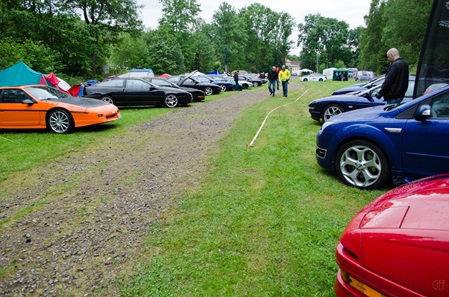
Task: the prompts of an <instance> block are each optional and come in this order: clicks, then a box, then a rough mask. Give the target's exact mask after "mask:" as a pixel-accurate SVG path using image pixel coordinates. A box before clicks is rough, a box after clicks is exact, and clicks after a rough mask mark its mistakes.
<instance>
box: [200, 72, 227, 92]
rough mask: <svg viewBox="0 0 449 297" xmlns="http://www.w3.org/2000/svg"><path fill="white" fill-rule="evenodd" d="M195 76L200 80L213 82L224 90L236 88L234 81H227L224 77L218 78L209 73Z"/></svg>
mask: <svg viewBox="0 0 449 297" xmlns="http://www.w3.org/2000/svg"><path fill="white" fill-rule="evenodd" d="M194 78H195V79H196V80H198V81H200V82H205V83H212V84H216V85H219V86H220V88H221V91H222V92H226V91H232V90H234V83H231V82H229V81H227V80H226V79H224V78H223V77H222V78H219V79H216V78H213V77H211V76H209V75H198V76H194Z"/></svg>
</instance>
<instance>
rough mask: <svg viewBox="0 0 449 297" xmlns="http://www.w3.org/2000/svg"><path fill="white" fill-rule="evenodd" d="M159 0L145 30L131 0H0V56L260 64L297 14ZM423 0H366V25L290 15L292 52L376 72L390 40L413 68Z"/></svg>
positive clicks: (172, 67)
mask: <svg viewBox="0 0 449 297" xmlns="http://www.w3.org/2000/svg"><path fill="white" fill-rule="evenodd" d="M160 3H161V4H162V6H163V12H164V15H163V17H162V18H161V19H160V20H159V27H158V28H157V29H156V30H154V31H150V32H144V31H143V28H142V21H141V19H140V18H139V15H138V9H139V8H141V6H139V5H138V4H137V0H123V1H122V0H98V1H97V0H52V1H15V0H5V1H2V3H1V5H0V9H1V13H2V18H1V19H0V32H1V35H0V46H1V48H0V53H9V54H4V55H2V57H1V58H0V66H1V67H2V68H5V67H8V66H11V65H12V64H14V63H15V62H17V61H18V60H24V61H25V60H26V62H27V64H29V65H33V66H32V67H35V68H36V67H38V68H39V69H43V70H42V71H45V72H48V71H58V72H60V73H63V74H65V75H67V76H73V77H85V78H86V79H87V78H101V77H103V76H104V75H105V70H106V69H113V71H115V70H119V69H122V68H123V67H126V68H133V67H151V68H153V70H155V71H157V72H159V73H164V72H168V73H172V74H178V73H182V72H186V71H189V70H193V69H198V70H201V71H209V70H211V69H215V68H221V69H220V70H221V71H232V70H234V69H245V70H248V71H253V72H260V71H266V70H268V69H269V68H271V66H272V65H279V66H280V65H282V64H284V63H285V59H286V58H287V57H288V56H289V50H290V48H291V46H292V42H293V41H291V40H290V39H289V37H290V35H291V33H292V32H293V28H294V26H295V25H296V24H295V22H294V19H293V18H292V17H291V15H290V14H288V13H285V12H275V11H273V10H272V9H270V8H268V7H266V6H264V5H262V4H259V3H253V4H250V5H249V6H246V7H243V8H241V9H240V10H239V11H237V10H236V9H235V8H234V7H233V6H231V5H230V4H228V3H226V2H223V3H221V4H220V6H219V8H218V10H216V11H215V12H214V14H213V19H212V22H211V23H210V24H207V23H205V22H204V20H201V19H199V18H198V13H199V12H200V11H201V7H200V5H199V3H198V1H197V0H160ZM431 3H432V0H416V1H406V0H372V1H371V6H370V10H369V12H368V14H367V15H366V16H365V23H366V27H359V28H355V29H350V28H349V25H348V24H347V23H346V22H344V21H339V20H336V19H333V18H327V17H324V16H321V15H320V14H315V15H307V16H306V17H305V18H304V22H303V23H299V24H298V29H299V35H298V39H297V41H296V43H297V45H299V46H301V48H302V50H301V53H300V57H299V58H298V57H296V58H295V59H300V60H301V67H302V68H311V69H316V68H319V69H320V70H322V69H323V68H327V67H332V66H335V65H336V63H337V61H341V62H342V63H343V65H345V66H346V67H357V68H359V69H369V70H373V71H375V72H376V73H378V74H380V73H383V72H385V70H386V68H387V66H388V64H387V60H386V57H385V52H386V51H387V50H388V49H389V48H390V47H396V48H398V49H399V51H400V53H401V56H403V57H404V58H405V59H406V60H407V61H408V62H409V64H410V68H411V69H414V68H416V64H417V60H418V57H419V52H420V49H421V42H422V40H423V36H424V34H425V27H426V24H427V19H428V16H429V12H430V7H431ZM11 38H12V41H11ZM132 42H135V44H132ZM107 62H109V64H110V65H106V64H107ZM144 65H145V66H144ZM339 65H341V64H339ZM105 66H108V67H105ZM37 70H38V69H37Z"/></svg>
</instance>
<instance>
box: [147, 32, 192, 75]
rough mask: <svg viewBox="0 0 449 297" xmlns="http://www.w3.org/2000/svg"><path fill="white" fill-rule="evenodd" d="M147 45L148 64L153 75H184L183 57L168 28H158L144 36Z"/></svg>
mask: <svg viewBox="0 0 449 297" xmlns="http://www.w3.org/2000/svg"><path fill="white" fill-rule="evenodd" d="M144 38H145V42H146V43H147V45H148V52H149V56H148V63H149V65H150V66H151V69H153V71H154V72H155V73H159V74H162V73H165V72H167V73H171V74H179V73H185V72H186V68H185V64H184V56H183V54H182V51H181V46H180V45H179V43H178V41H177V39H176V37H175V36H174V34H173V32H172V31H171V29H170V28H167V27H164V26H163V27H160V28H159V29H157V30H152V31H149V32H147V33H146V34H145V35H144Z"/></svg>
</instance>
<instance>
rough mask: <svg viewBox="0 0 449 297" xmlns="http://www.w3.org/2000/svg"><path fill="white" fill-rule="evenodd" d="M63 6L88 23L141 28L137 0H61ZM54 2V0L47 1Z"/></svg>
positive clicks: (131, 28) (129, 28)
mask: <svg viewBox="0 0 449 297" xmlns="http://www.w3.org/2000/svg"><path fill="white" fill-rule="evenodd" d="M59 1H60V2H61V4H62V7H65V8H66V9H67V10H69V11H71V12H73V13H77V14H80V15H82V17H83V19H84V21H85V22H86V24H92V25H100V24H101V25H103V26H107V27H110V28H119V29H120V30H135V29H141V27H142V21H141V20H140V18H139V15H138V13H137V12H138V9H139V8H141V7H142V6H138V5H137V4H136V0H59ZM45 2H50V3H51V2H52V1H45Z"/></svg>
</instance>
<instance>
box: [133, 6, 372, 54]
mask: <svg viewBox="0 0 449 297" xmlns="http://www.w3.org/2000/svg"><path fill="white" fill-rule="evenodd" d="M223 2H226V3H228V4H229V5H231V6H232V7H234V8H235V9H236V11H237V12H238V11H239V9H241V8H243V7H247V6H249V5H251V4H252V3H259V4H261V5H263V6H266V7H269V8H270V9H272V10H274V11H277V12H287V13H289V14H290V15H291V16H292V17H293V19H294V21H295V22H296V23H304V17H305V16H306V15H309V14H317V13H319V14H321V15H322V16H323V17H328V18H334V19H337V20H339V21H345V22H346V23H348V24H349V27H350V28H351V29H354V28H356V27H358V26H365V22H364V16H365V15H367V14H368V13H369V7H370V4H371V0H309V1H300V0H280V1H277V0H259V1H254V0H227V1H223V0H197V3H198V4H200V8H201V10H202V11H201V12H200V14H199V16H200V17H201V18H203V19H204V20H205V21H206V22H207V23H210V22H211V21H212V15H213V14H214V13H215V11H216V10H218V8H219V6H220V4H221V3H223ZM137 3H138V4H139V5H144V6H145V7H144V8H143V9H142V10H141V16H142V20H143V22H144V25H145V26H146V27H147V28H151V29H156V28H157V26H158V21H159V19H160V18H161V17H162V5H161V4H160V2H159V0H138V1H137ZM297 35H298V33H297V30H294V31H293V34H292V36H290V39H291V40H293V41H294V43H295V45H296V40H297ZM291 53H292V54H295V55H299V49H298V50H294V49H293V50H292V51H291Z"/></svg>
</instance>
